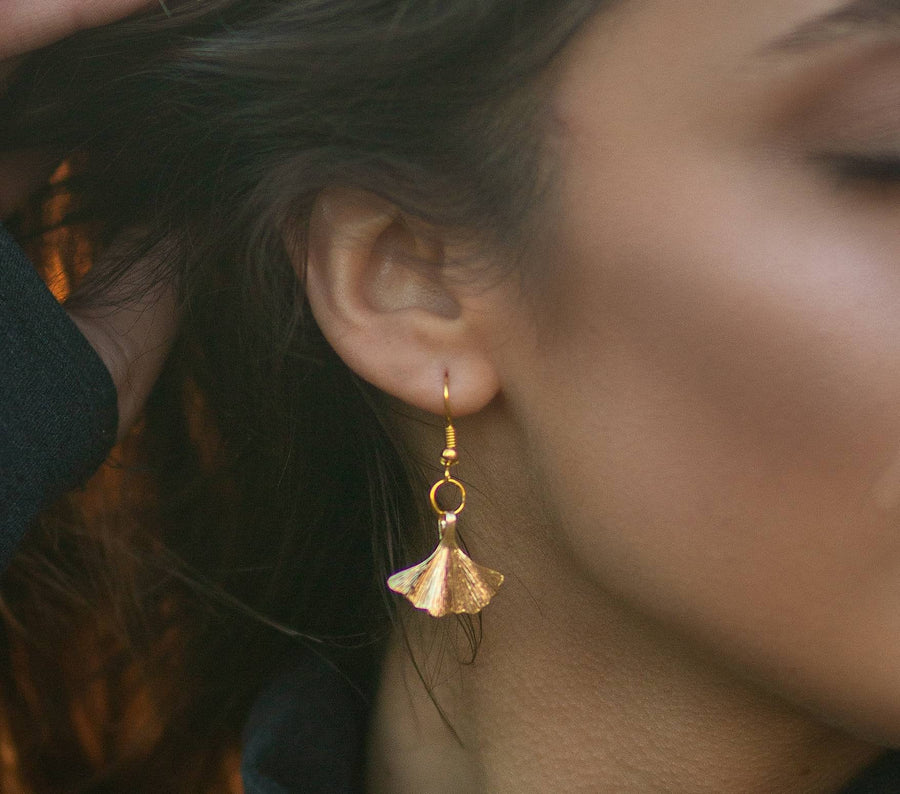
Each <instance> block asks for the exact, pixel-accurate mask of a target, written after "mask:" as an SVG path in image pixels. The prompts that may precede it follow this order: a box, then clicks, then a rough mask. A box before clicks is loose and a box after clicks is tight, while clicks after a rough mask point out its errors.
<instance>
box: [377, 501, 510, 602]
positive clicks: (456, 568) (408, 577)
mask: <svg viewBox="0 0 900 794" xmlns="http://www.w3.org/2000/svg"><path fill="white" fill-rule="evenodd" d="M439 526H440V533H441V540H440V542H439V543H438V545H437V548H436V549H435V550H434V551H433V552H432V553H431V555H430V556H429V557H428V558H427V559H425V560H423V561H422V562H420V563H419V564H418V565H414V566H412V567H411V568H406V569H405V570H402V571H398V572H397V573H395V574H394V575H393V576H391V577H390V579H388V587H390V588H391V590H393V591H394V592H395V593H400V595H403V596H406V598H407V599H409V601H410V603H411V604H412V605H413V606H414V607H416V609H423V610H425V611H426V612H428V614H429V615H432V616H433V617H436V618H439V617H444V616H445V615H451V614H456V615H459V614H461V613H464V612H465V613H468V614H470V615H474V614H477V613H478V612H480V611H481V610H482V609H484V608H485V607H486V606H487V605H488V604H489V603H490V601H491V599H492V598H493V597H494V595H495V594H496V593H497V590H498V589H499V587H500V585H501V584H503V574H502V573H499V572H498V571H493V570H491V569H490V568H485V567H484V566H483V565H478V564H477V563H475V562H473V561H472V560H471V559H470V558H469V557H468V555H466V553H465V552H464V551H463V550H462V549H461V548H460V547H459V540H458V539H457V537H456V515H455V514H454V513H445V514H444V515H442V516H441V518H440V521H439Z"/></svg>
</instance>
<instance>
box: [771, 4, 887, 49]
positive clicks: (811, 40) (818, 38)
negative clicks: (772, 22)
mask: <svg viewBox="0 0 900 794" xmlns="http://www.w3.org/2000/svg"><path fill="white" fill-rule="evenodd" d="M866 33H883V34H892V35H900V0H851V2H849V3H846V4H845V5H842V6H840V7H839V8H837V9H835V10H834V11H830V12H828V13H826V14H823V15H822V16H819V17H816V18H814V19H812V20H809V21H807V22H804V23H803V24H801V25H800V26H799V27H797V28H795V29H794V30H792V31H791V32H790V33H788V34H787V35H786V36H782V37H780V38H778V39H776V40H775V41H774V42H772V43H771V44H769V45H767V46H766V47H765V49H764V52H766V53H779V52H793V51H801V50H807V49H811V48H813V47H819V46H822V45H825V44H830V43H832V42H835V41H840V40H842V39H846V38H855V37H858V36H861V35H863V34H866Z"/></svg>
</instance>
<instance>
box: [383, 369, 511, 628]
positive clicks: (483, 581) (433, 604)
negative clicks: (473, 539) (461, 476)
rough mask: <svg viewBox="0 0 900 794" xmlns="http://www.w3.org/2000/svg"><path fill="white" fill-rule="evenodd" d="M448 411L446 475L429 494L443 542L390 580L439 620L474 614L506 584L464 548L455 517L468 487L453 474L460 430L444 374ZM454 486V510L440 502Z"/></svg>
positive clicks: (443, 458)
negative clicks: (456, 500) (442, 493)
mask: <svg viewBox="0 0 900 794" xmlns="http://www.w3.org/2000/svg"><path fill="white" fill-rule="evenodd" d="M444 413H445V415H446V419H447V426H446V429H445V433H446V446H445V448H444V451H443V453H441V465H442V466H443V467H444V476H443V478H442V479H440V480H438V481H437V482H436V483H435V484H434V485H432V486H431V491H430V492H429V494H428V497H429V499H430V501H431V507H432V508H433V509H434V511H435V512H436V513H437V515H438V538H439V540H438V545H437V548H436V549H435V550H434V551H433V552H432V553H431V556H429V557H428V558H427V559H425V560H423V561H422V562H420V563H419V564H418V565H414V566H413V567H412V568H406V569H405V570H402V571H398V572H397V573H395V574H394V575H393V576H391V577H390V579H388V581H387V583H388V587H390V588H391V590H393V591H394V592H395V593H400V595H402V596H406V598H408V599H409V601H410V602H411V603H412V605H413V606H414V607H416V609H423V610H425V611H426V612H428V614H429V615H432V616H433V617H436V618H440V617H444V616H445V615H450V614H457V615H459V614H461V613H463V612H465V613H468V614H470V615H475V614H477V613H478V612H480V611H481V610H482V609H484V608H485V607H486V606H487V605H488V604H489V603H490V601H491V598H493V597H494V595H495V594H496V592H497V590H498V588H499V587H500V585H501V584H503V574H502V573H498V572H497V571H492V570H491V569H490V568H485V567H484V566H482V565H478V564H477V563H475V562H472V560H471V559H470V558H469V557H468V555H466V553H465V552H464V551H463V550H462V549H461V548H460V547H459V541H458V540H457V537H456V518H457V516H458V515H459V514H460V513H461V512H462V511H463V508H464V507H465V506H466V489H465V487H464V486H463V484H462V483H461V482H460V481H459V480H457V479H455V478H454V477H452V476H451V474H450V469H451V467H453V466H455V465H456V464H457V463H459V452H458V451H457V449H456V429H455V428H454V427H453V416H452V414H451V412H450V378H449V375H445V376H444ZM446 487H451V488H455V489H456V491H457V492H458V495H459V504H458V505H457V506H456V508H454V509H453V510H444V509H443V508H441V507H440V505H438V501H437V497H438V493H439V492H440V491H441V490H442V489H443V488H446Z"/></svg>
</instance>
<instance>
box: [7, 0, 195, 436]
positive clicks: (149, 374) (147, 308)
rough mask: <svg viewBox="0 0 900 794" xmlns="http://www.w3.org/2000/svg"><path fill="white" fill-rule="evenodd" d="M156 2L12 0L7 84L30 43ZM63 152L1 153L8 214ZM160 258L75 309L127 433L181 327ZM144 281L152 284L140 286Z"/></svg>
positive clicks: (42, 43) (51, 39)
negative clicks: (158, 269) (159, 273)
mask: <svg viewBox="0 0 900 794" xmlns="http://www.w3.org/2000/svg"><path fill="white" fill-rule="evenodd" d="M156 5H158V0H157V2H150V1H149V0H5V2H3V3H2V4H0V91H2V90H3V86H4V84H5V81H6V80H9V79H11V78H12V77H13V76H14V74H15V69H16V66H17V64H18V63H19V59H20V58H21V56H23V55H26V54H27V53H29V52H30V51H32V50H35V49H38V48H39V47H42V46H45V45H48V44H52V43H53V42H54V41H56V40H57V39H61V38H64V37H65V36H69V35H71V34H73V33H76V32H78V31H80V30H84V29H87V28H91V27H96V26H100V25H106V24H109V23H111V22H115V21H116V20H118V19H122V18H124V17H126V16H128V15H130V14H133V13H135V12H138V11H143V10H146V9H148V8H153V7H154V6H156ZM58 159H59V158H58V157H57V156H56V155H55V154H54V153H48V152H43V151H26V152H4V153H2V154H0V221H2V220H3V219H5V218H7V217H8V216H10V215H11V214H12V213H13V212H14V211H15V210H16V209H17V208H19V207H20V206H21V205H22V204H23V203H24V202H26V201H27V200H28V197H29V196H30V195H31V194H32V192H33V191H35V190H37V189H38V188H39V187H41V186H42V185H43V184H45V183H46V181H47V180H48V179H49V178H50V176H51V175H52V173H53V172H54V170H55V169H56V167H57V165H58ZM155 266H156V263H154V262H151V261H145V262H141V263H138V264H137V265H136V266H135V267H134V268H133V269H132V271H131V273H130V274H129V279H128V283H127V284H120V285H118V286H116V287H115V288H114V290H113V294H94V295H92V296H91V298H90V299H89V300H84V299H83V300H79V301H77V302H76V303H77V309H76V308H72V309H70V310H69V316H70V317H71V319H72V321H73V322H74V323H75V324H76V326H77V327H78V329H79V330H80V331H81V333H82V334H84V336H85V337H86V338H87V340H88V341H89V342H90V343H91V345H92V346H93V347H94V349H95V350H96V351H97V353H98V355H99V356H100V358H101V359H102V361H103V363H104V364H105V365H106V368H107V369H108V370H109V372H110V375H111V376H112V379H113V383H114V384H115V386H116V391H117V393H118V410H119V437H120V438H122V437H124V435H125V434H126V432H127V431H128V429H129V427H130V426H131V424H132V423H133V422H134V420H135V419H136V417H137V415H138V414H139V412H140V410H141V407H142V406H143V404H144V401H145V400H146V398H147V395H148V394H149V393H150V390H151V388H152V387H153V384H154V383H155V381H156V379H157V377H158V375H159V372H160V370H161V368H162V365H163V362H164V361H165V357H166V354H167V352H168V350H169V346H170V344H171V340H172V336H173V335H174V332H175V326H176V322H177V313H176V308H175V291H174V289H173V288H172V285H169V284H162V283H158V282H157V281H156V280H155V279H154V278H153V271H154V269H155ZM142 283H146V284H147V288H146V289H144V290H140V289H135V285H140V284H142ZM72 297H78V296H72Z"/></svg>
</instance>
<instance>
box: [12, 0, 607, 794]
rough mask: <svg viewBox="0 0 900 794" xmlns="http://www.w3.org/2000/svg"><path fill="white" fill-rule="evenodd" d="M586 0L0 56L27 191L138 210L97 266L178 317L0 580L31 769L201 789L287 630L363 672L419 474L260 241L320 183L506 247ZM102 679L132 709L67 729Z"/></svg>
mask: <svg viewBox="0 0 900 794" xmlns="http://www.w3.org/2000/svg"><path fill="white" fill-rule="evenodd" d="M599 5H600V3H599V2H598V1H597V0H566V1H565V2H562V0H452V1H451V0H416V1H415V2H413V1H412V0H282V1H281V2H277V1H276V0H247V1H246V2H244V1H235V0H205V1H204V2H202V3H195V2H185V3H183V4H181V5H172V4H170V5H169V8H168V9H167V13H164V12H163V11H160V12H158V13H156V14H151V15H149V16H146V17H144V18H140V19H135V20H132V21H127V22H123V23H120V24H118V25H114V26H111V27H109V28H107V29H103V30H98V31H93V32H88V33H83V34H80V35H78V36H76V37H73V38H72V39H70V40H68V41H65V42H62V43H61V44H58V45H56V46H54V47H52V48H50V49H48V50H46V51H44V52H42V53H39V54H38V55H37V56H35V57H33V58H31V59H30V60H29V61H28V62H26V63H25V65H24V66H23V67H22V69H21V70H20V72H19V75H18V77H17V80H16V81H15V83H14V84H13V86H12V88H11V90H10V92H9V94H8V96H7V97H6V98H5V100H4V104H3V107H2V110H0V148H4V149H15V148H18V147H21V146H28V147H34V146H42V147H47V148H49V149H52V150H55V151H58V152H59V153H60V154H61V155H62V156H66V157H68V159H69V161H70V163H72V164H73V172H72V175H71V176H70V177H69V178H68V179H67V180H65V182H63V183H62V184H61V185H57V186H55V187H51V195H50V199H51V203H52V199H53V193H54V191H55V192H56V193H59V192H64V193H65V194H66V195H67V196H68V197H69V198H68V199H67V200H68V201H70V205H69V211H68V212H67V213H66V217H65V223H66V224H67V225H68V226H69V227H71V228H75V229H77V230H78V234H79V235H80V236H81V237H82V238H83V237H85V236H87V237H88V238H89V239H90V241H91V244H92V246H93V247H94V248H102V247H103V245H104V244H105V242H107V241H109V240H110V239H112V238H114V237H115V236H116V235H117V234H118V233H119V232H121V231H122V230H123V229H129V228H138V229H140V230H141V233H142V244H141V245H140V246H136V247H134V248H133V250H129V251H128V252H127V254H126V255H123V256H118V257H116V258H115V260H114V261H112V262H110V263H109V264H108V265H107V266H106V267H105V269H104V272H103V273H100V274H99V275H98V276H97V277H96V278H95V279H94V281H95V284H102V283H103V280H104V279H107V278H121V277H122V274H123V273H127V268H128V265H129V264H130V262H132V261H134V260H135V258H136V257H138V256H142V255H146V254H147V252H148V251H150V250H156V251H163V250H164V251H165V254H164V255H160V256H159V257H158V259H159V262H160V266H159V276H160V277H161V278H173V279H175V281H176V283H177V284H178V286H179V293H180V300H181V304H182V310H183V324H182V327H181V329H180V334H179V338H178V340H177V342H176V345H175V348H174V350H173V353H172V356H171V358H170V361H169V363H168V365H167V367H166V370H165V372H164V373H163V376H162V378H161V380H160V383H159V384H158V386H157V388H156V390H155V391H154V393H153V395H152V396H151V399H150V401H149V404H148V406H147V408H146V412H145V418H144V419H143V421H142V423H141V425H140V426H139V427H138V428H137V429H136V431H135V433H133V435H132V437H131V439H130V440H129V441H128V443H126V444H125V445H124V446H123V447H122V448H121V449H120V450H119V451H118V452H117V453H116V454H115V455H114V457H113V458H112V462H111V464H109V465H108V466H107V467H106V469H105V470H104V471H103V472H101V473H100V475H98V478H97V480H96V481H95V482H94V483H92V485H91V486H90V487H89V489H88V491H87V493H86V494H85V495H82V496H81V497H79V498H77V499H75V500H74V501H69V502H66V503H64V504H61V505H59V506H58V507H57V509H56V510H55V511H54V512H53V513H52V514H48V515H47V516H45V517H43V518H42V519H41V528H40V531H38V532H36V533H35V534H34V536H33V537H32V539H31V540H30V541H29V543H28V545H27V547H26V548H25V549H24V550H23V553H22V554H21V556H20V558H19V560H18V561H17V563H16V564H15V566H14V568H13V570H11V571H10V572H9V574H8V575H7V578H6V582H5V586H4V590H3V593H4V605H5V607H4V608H5V613H6V617H7V620H6V626H7V628H6V631H5V636H4V638H3V641H4V643H5V646H6V648H7V653H6V654H5V658H6V661H5V663H3V665H2V669H0V674H2V680H3V681H4V687H5V692H6V694H5V695H4V702H5V710H6V713H7V715H8V723H9V726H10V727H9V731H10V735H11V737H12V739H13V744H14V746H15V747H16V748H17V752H18V759H19V762H18V763H19V765H20V767H21V769H22V770H23V777H24V778H25V779H26V780H27V781H28V783H29V784H30V785H32V786H33V787H34V788H35V789H37V790H47V791H50V790H52V791H93V792H100V791H129V792H136V793H139V792H144V791H146V792H151V791H152V792H159V791H173V792H174V791H182V790H184V791H196V790H200V787H201V783H199V782H198V781H206V783H205V784H204V785H207V786H209V785H217V784H216V783H215V782H213V781H215V780H216V779H217V778H216V774H217V772H216V770H217V768H218V767H217V765H218V763H219V761H220V760H221V751H222V748H223V747H227V745H228V742H229V741H230V740H231V739H232V738H233V737H234V736H235V734H236V731H237V730H239V726H240V723H241V720H242V719H243V716H244V714H245V713H246V710H247V708H248V704H249V702H250V701H251V700H252V697H253V695H254V693H255V692H256V691H257V690H258V688H259V686H260V684H261V682H263V681H264V680H265V679H266V678H267V677H268V676H270V675H271V674H272V671H273V670H274V669H275V667H276V666H277V665H278V664H280V663H281V662H282V661H283V659H284V658H285V657H286V656H289V655H290V653H291V648H292V647H295V646H294V645H293V643H296V642H298V641H300V642H306V643H312V644H313V645H314V646H315V647H317V648H325V647H327V653H328V655H329V656H330V657H331V658H333V659H334V660H335V662H336V664H338V665H340V666H341V667H342V669H344V670H345V671H346V674H347V675H348V676H350V677H351V678H354V679H355V680H358V681H359V682H360V683H361V685H363V686H365V682H366V679H367V677H368V676H370V675H372V674H373V673H372V671H373V668H374V667H375V666H377V655H378V653H377V652H378V643H379V641H380V640H381V638H382V637H383V636H384V633H385V631H386V629H387V627H388V625H389V619H390V607H389V602H388V600H387V598H386V596H385V595H384V593H385V588H384V585H383V583H384V577H385V572H386V571H387V570H389V569H391V568H392V567H399V566H400V565H401V564H405V563H408V562H410V561H412V559H413V558H414V557H415V556H416V555H417V554H420V553H421V552H422V551H423V546H422V540H421V538H419V536H418V533H417V532H416V531H415V527H416V526H418V525H419V518H420V516H419V508H418V507H417V505H418V504H419V503H420V502H421V500H420V499H418V498H417V497H416V494H418V492H417V491H413V482H414V481H415V479H416V472H415V471H414V470H411V467H410V466H409V465H408V464H406V463H405V462H404V456H403V455H402V454H401V452H400V451H399V450H398V446H397V444H396V442H395V440H393V439H392V438H391V436H390V434H389V433H388V432H387V431H386V429H385V426H384V424H383V422H382V417H381V412H380V410H379V407H378V396H377V395H376V394H374V393H373V391H372V390H371V389H370V388H369V387H368V386H367V385H366V384H363V383H361V382H359V380H358V379H357V378H356V377H355V376H354V375H353V374H352V373H351V372H350V371H349V370H348V369H347V368H346V367H345V366H344V365H343V363H342V362H341V361H340V360H339V359H338V358H337V356H336V355H335V354H334V353H333V352H332V351H331V350H330V348H329V347H328V345H327V344H326V343H325V341H324V340H323V339H322V337H321V335H320V333H319V332H318V330H317V329H316V327H315V324H314V323H313V322H312V319H311V317H310V315H309V312H308V311H307V310H306V306H305V301H304V297H303V294H302V288H301V285H300V284H298V282H297V279H296V277H295V275H294V272H293V270H292V268H291V266H290V262H289V261H288V258H287V256H286V253H285V250H284V243H283V234H284V232H285V230H286V229H293V230H295V232H296V233H297V234H299V236H300V242H301V243H302V237H303V233H304V230H305V224H306V219H307V217H308V214H309V211H310V207H311V205H312V203H313V201H314V199H315V197H316V195H317V193H318V192H319V191H320V190H321V189H322V188H323V187H324V186H326V185H330V184H343V185H349V186H355V187H360V188H364V189H367V190H371V191H373V192H376V193H378V194H380V195H382V196H384V197H386V198H388V199H390V200H392V201H393V202H395V203H396V204H398V205H399V206H400V207H401V208H403V209H404V210H405V211H407V212H409V213H412V214H414V215H416V216H418V217H420V218H423V219H425V220H426V221H429V222H431V223H434V224H437V225H439V226H441V227H442V228H445V229H449V230H453V231H456V232H459V233H461V234H463V233H464V234H467V235H471V236H472V237H473V238H475V239H478V240H480V241H482V242H484V243H485V244H493V245H500V246H514V245H515V244H516V243H517V242H519V241H521V235H520V231H521V229H522V227H523V223H524V219H525V218H526V217H527V216H528V213H529V211H530V209H531V208H532V207H533V206H534V204H535V199H536V197H537V196H539V195H540V190H541V180H540V179H539V178H538V175H539V173H540V164H541V157H540V154H541V152H540V148H541V147H540V143H541V134H540V132H541V118H542V116H541V110H542V101H541V100H542V98H543V97H542V93H541V91H540V89H539V83H540V81H539V78H540V76H541V75H542V74H543V73H544V69H545V67H547V65H548V64H549V63H550V62H551V60H552V59H553V57H554V56H555V55H556V54H557V53H558V52H559V51H560V49H561V48H562V46H563V45H564V44H565V42H566V41H567V39H568V38H569V37H570V36H571V34H572V33H573V32H574V31H575V30H577V28H578V27H579V26H580V24H581V23H582V22H583V21H584V20H585V19H586V18H587V16H588V15H589V14H591V13H592V12H593V11H594V10H595V9H596V8H597V7H598V6H599ZM44 220H45V221H46V220H47V219H46V218H44ZM38 225H39V226H40V225H42V224H38ZM43 226H46V223H44V224H43ZM70 264H72V266H73V267H74V269H75V270H77V269H78V263H77V262H73V263H70ZM288 627H289V630H285V629H286V628H288ZM66 651H70V652H71V653H72V654H74V656H73V657H67V656H66V655H65V653H66ZM60 658H63V659H66V658H75V659H77V660H78V661H77V664H76V663H74V662H73V663H72V664H71V665H70V664H66V663H60V661H59V660H60ZM85 660H88V661H91V662H93V663H94V668H93V669H91V670H88V671H87V672H85V666H84V662H85ZM135 670H137V672H135ZM101 685H102V686H105V687H107V695H106V696H107V699H108V700H110V699H111V700H112V701H113V702H115V701H116V700H117V699H118V702H120V703H122V704H133V702H134V701H135V698H139V697H142V696H144V695H146V693H147V692H150V693H151V695H152V697H151V705H150V706H147V708H146V709H145V711H149V712H150V713H151V716H153V719H152V720H151V721H150V722H151V723H152V724H154V725H156V726H157V728H156V729H155V730H154V731H153V732H151V733H150V734H148V735H147V736H145V737H144V738H143V740H142V741H135V742H133V743H131V744H129V743H128V742H127V741H124V740H123V739H122V733H121V732H119V733H117V731H121V730H123V728H122V726H124V725H127V724H128V721H129V719H131V720H134V719H135V717H134V714H133V713H132V712H129V711H128V709H127V708H126V707H125V706H122V707H121V708H120V709H119V712H121V713H119V712H116V713H112V714H111V713H109V709H107V713H105V714H104V715H103V716H104V719H106V721H107V729H106V733H105V734H103V736H102V737H101V739H102V741H101V740H96V736H95V737H94V739H95V740H96V741H94V744H91V743H90V742H89V741H88V740H86V739H85V734H84V731H83V730H82V731H80V732H79V730H78V729H77V728H78V725H79V724H80V723H79V722H78V720H79V719H81V720H82V722H83V721H84V719H85V717H84V714H83V713H81V712H78V710H77V708H76V707H77V706H78V704H79V703H82V701H81V700H79V698H81V695H80V694H79V693H82V692H89V691H91V687H95V688H96V687H97V686H101ZM111 693H112V694H111ZM140 693H144V695H141V694H140ZM95 694H96V692H95ZM113 695H115V696H113ZM92 702H93V701H92ZM86 708H87V707H86V706H84V703H82V705H81V709H82V712H83V711H84V710H85V709H86ZM128 708H132V706H131V705H129V706H128ZM88 710H90V709H88ZM113 711H115V709H114V710H113ZM79 713H81V717H79V716H78V715H79ZM129 735H130V734H129ZM98 741H99V745H97V742H98ZM98 746H99V747H100V749H99V750H98V749H97V747H98ZM91 748H93V750H92V749H91Z"/></svg>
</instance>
